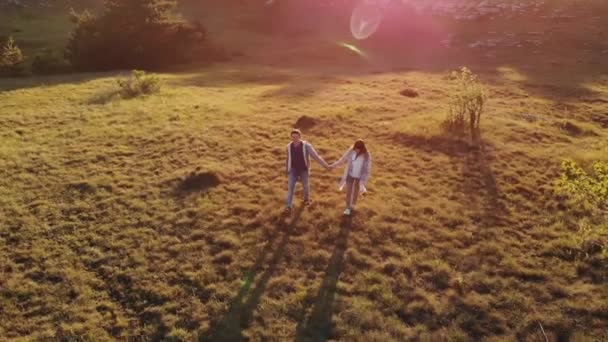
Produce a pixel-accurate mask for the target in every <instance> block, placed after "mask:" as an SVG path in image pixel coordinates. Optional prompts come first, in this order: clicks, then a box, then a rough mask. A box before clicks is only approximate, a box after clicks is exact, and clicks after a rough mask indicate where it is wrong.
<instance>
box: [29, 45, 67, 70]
mask: <svg viewBox="0 0 608 342" xmlns="http://www.w3.org/2000/svg"><path fill="white" fill-rule="evenodd" d="M32 71H33V72H34V73H35V74H39V75H51V74H61V73H65V72H68V71H70V62H68V61H67V60H66V59H65V58H64V57H63V56H62V55H60V54H59V53H57V52H55V51H52V50H46V51H44V52H43V53H42V54H40V55H37V56H36V57H34V61H33V62H32Z"/></svg>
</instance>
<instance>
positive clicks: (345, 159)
mask: <svg viewBox="0 0 608 342" xmlns="http://www.w3.org/2000/svg"><path fill="white" fill-rule="evenodd" d="M351 151H352V148H349V149H348V150H346V153H344V155H343V156H342V158H340V159H338V160H337V161H336V162H334V163H333V164H331V165H329V167H330V168H334V167H338V166H340V165H342V164H345V163H346V162H347V161H348V156H349V155H350V152H351Z"/></svg>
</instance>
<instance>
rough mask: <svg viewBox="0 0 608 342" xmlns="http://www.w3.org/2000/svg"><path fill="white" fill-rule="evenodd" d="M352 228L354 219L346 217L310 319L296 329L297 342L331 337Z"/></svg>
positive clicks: (300, 323)
mask: <svg viewBox="0 0 608 342" xmlns="http://www.w3.org/2000/svg"><path fill="white" fill-rule="evenodd" d="M351 227H352V217H351V216H347V217H344V218H343V219H342V222H341V223H340V232H339V234H338V237H337V239H336V246H335V248H334V252H333V254H332V256H331V259H330V260H329V264H328V265H327V269H326V270H325V276H324V278H323V282H322V283H321V287H320V288H319V292H318V293H317V296H316V298H315V302H314V304H313V308H312V312H311V314H310V317H309V318H308V319H307V320H304V319H303V320H302V321H301V322H299V323H298V326H297V328H296V338H295V340H296V341H302V342H304V341H326V340H328V339H329V338H330V336H331V330H332V325H331V318H332V314H333V306H334V301H335V297H336V286H337V284H338V278H339V277H340V275H341V274H342V272H343V271H344V253H345V252H346V248H347V243H348V235H349V233H350V230H351Z"/></svg>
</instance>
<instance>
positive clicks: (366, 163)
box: [285, 129, 372, 216]
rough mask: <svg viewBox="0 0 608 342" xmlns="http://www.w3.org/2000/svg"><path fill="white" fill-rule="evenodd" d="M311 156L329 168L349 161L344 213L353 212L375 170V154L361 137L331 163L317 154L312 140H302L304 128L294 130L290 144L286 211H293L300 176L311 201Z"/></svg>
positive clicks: (344, 183) (344, 180) (306, 199)
mask: <svg viewBox="0 0 608 342" xmlns="http://www.w3.org/2000/svg"><path fill="white" fill-rule="evenodd" d="M310 157H312V158H313V159H314V160H316V161H317V162H319V164H321V165H323V167H325V168H326V169H328V170H333V169H335V168H336V167H338V166H340V165H342V164H346V167H345V168H344V174H343V175H342V179H341V180H340V186H339V188H340V190H343V189H345V190H346V209H345V210H344V215H346V216H350V215H351V213H352V211H353V208H354V206H355V204H357V197H358V196H359V194H360V193H364V192H365V191H366V189H365V185H366V184H367V181H368V180H369V178H370V175H371V172H372V156H371V154H370V153H369V151H368V150H367V148H366V147H365V142H363V140H361V139H359V140H357V141H355V143H354V144H353V146H351V147H350V148H349V149H348V150H347V151H346V153H344V155H343V156H342V158H340V159H339V160H338V161H336V162H335V163H333V164H331V165H330V164H327V163H326V162H325V160H323V158H321V157H320V156H319V155H318V154H317V151H315V149H314V148H313V147H312V145H311V144H310V143H309V142H307V141H304V140H302V132H300V130H297V129H294V130H293V131H291V142H290V143H289V144H288V145H287V163H286V169H287V175H288V180H289V188H288V189H289V190H288V193H287V207H286V208H285V214H286V215H289V214H291V208H292V204H293V195H294V190H295V187H296V182H297V181H298V180H300V181H301V182H302V187H303V188H304V204H305V205H307V206H308V205H310V183H309V170H310Z"/></svg>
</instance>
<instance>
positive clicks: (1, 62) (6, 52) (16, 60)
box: [0, 37, 26, 76]
mask: <svg viewBox="0 0 608 342" xmlns="http://www.w3.org/2000/svg"><path fill="white" fill-rule="evenodd" d="M25 73H26V68H25V56H24V55H23V53H22V52H21V49H20V48H19V47H18V46H17V44H16V43H15V40H14V39H13V37H9V38H8V40H7V41H6V42H5V43H3V44H2V45H1V46H0V74H2V75H6V76H20V75H23V74H25Z"/></svg>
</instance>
